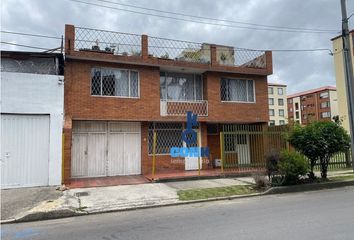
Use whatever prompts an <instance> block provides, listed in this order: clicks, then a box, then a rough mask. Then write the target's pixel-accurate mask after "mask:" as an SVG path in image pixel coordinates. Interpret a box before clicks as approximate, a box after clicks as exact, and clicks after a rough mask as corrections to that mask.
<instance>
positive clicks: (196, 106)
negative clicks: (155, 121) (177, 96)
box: [160, 100, 208, 117]
mask: <svg viewBox="0 0 354 240" xmlns="http://www.w3.org/2000/svg"><path fill="white" fill-rule="evenodd" d="M188 111H191V112H192V113H194V114H197V115H198V116H201V117H207V116H208V101H206V100H199V101H176V100H160V114H161V116H186V115H187V112H188Z"/></svg>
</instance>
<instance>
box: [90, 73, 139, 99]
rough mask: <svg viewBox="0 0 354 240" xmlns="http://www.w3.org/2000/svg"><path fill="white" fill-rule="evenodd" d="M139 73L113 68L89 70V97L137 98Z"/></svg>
mask: <svg viewBox="0 0 354 240" xmlns="http://www.w3.org/2000/svg"><path fill="white" fill-rule="evenodd" d="M139 85H140V84H139V73H138V72H137V71H133V70H123V69H115V68H93V69H92V70H91V95H94V96H118V97H132V98H137V97H139V90H140V89H139Z"/></svg>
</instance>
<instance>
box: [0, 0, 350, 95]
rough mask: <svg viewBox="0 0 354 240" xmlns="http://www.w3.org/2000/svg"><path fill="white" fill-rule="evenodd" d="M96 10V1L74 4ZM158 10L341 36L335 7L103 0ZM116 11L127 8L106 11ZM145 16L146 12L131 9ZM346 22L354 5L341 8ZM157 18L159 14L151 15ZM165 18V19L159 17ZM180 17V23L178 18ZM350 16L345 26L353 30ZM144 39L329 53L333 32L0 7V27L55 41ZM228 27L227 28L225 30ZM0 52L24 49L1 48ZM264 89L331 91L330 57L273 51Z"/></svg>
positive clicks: (12, 0)
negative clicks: (84, 34)
mask: <svg viewBox="0 0 354 240" xmlns="http://www.w3.org/2000/svg"><path fill="white" fill-rule="evenodd" d="M82 1H86V2H93V3H97V4H102V5H109V4H108V3H102V2H97V1H96V0H82ZM110 1H114V2H117V3H126V4H132V5H137V6H143V7H148V8H153V9H159V10H164V11H172V12H179V13H185V14H190V15H195V16H203V17H211V18H217V19H227V20H232V21H241V22H249V23H257V24H265V25H276V26H284V27H295V28H297V27H300V28H319V29H334V30H338V31H340V29H341V10H340V0H218V1H210V0H208V1H207V0H194V1H191V0H130V1H128V0H127V1H123V0H110ZM111 6H114V7H116V8H122V9H131V10H134V9H132V8H128V7H123V6H118V5H112V4H111ZM135 10H136V11H145V12H147V10H137V9H135ZM347 10H348V15H350V14H352V13H354V1H352V0H348V1H347ZM157 14H162V13H157ZM164 15H167V14H164ZM185 18H186V17H185ZM353 20H354V17H352V19H351V20H350V26H351V27H352V28H353V27H354V21H353ZM65 23H69V24H74V25H76V26H83V27H91V28H98V29H106V30H112V31H119V32H129V33H137V34H142V33H145V34H148V35H152V36H159V37H166V38H173V39H182V40H188V41H196V42H208V43H217V44H223V45H231V46H236V47H242V48H253V49H313V48H328V49H332V43H331V41H330V39H331V38H332V37H335V36H336V33H329V34H328V33H326V34H309V33H288V32H274V31H263V30H250V29H240V28H230V27H222V26H212V25H207V24H200V23H191V22H185V21H178V20H172V19H166V18H159V17H153V16H144V15H140V14H134V13H129V12H126V11H118V10H113V9H107V8H101V7H97V6H89V5H85V4H82V3H78V2H72V1H69V0H50V1H49V0H2V1H1V28H2V30H6V31H15V32H25V33H35V34H46V35H53V36H61V35H62V34H63V32H64V24H65ZM226 24H228V23H226ZM1 40H2V41H6V42H13V43H17V44H25V45H31V46H38V47H44V48H54V47H57V46H59V45H60V41H59V40H55V39H42V38H33V37H23V36H18V35H9V34H2V35H1ZM1 49H2V50H27V51H34V50H31V49H26V48H20V47H13V46H8V45H4V44H1ZM273 67H274V74H273V75H272V76H270V77H269V81H270V82H276V83H285V84H287V85H288V93H295V92H298V91H302V90H307V89H310V88H315V87H320V86H324V85H335V76H334V66H333V57H332V56H330V55H329V54H328V52H301V53H289V52H281V53H280V52H274V53H273Z"/></svg>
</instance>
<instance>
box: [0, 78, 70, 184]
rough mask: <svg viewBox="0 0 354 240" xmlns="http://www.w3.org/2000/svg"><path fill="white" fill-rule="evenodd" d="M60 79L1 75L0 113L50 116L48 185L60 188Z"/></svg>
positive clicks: (62, 98)
mask: <svg viewBox="0 0 354 240" xmlns="http://www.w3.org/2000/svg"><path fill="white" fill-rule="evenodd" d="M63 80H64V77H63V76H58V75H44V74H30V73H14V72H1V80H0V81H1V82H0V84H1V112H2V113H10V114H11V113H12V114H16V113H17V114H50V137H49V141H50V144H49V181H48V182H49V185H60V184H61V173H62V170H61V169H62V164H61V163H62V129H63V108H64V84H63Z"/></svg>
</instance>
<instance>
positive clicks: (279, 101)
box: [278, 98, 284, 106]
mask: <svg viewBox="0 0 354 240" xmlns="http://www.w3.org/2000/svg"><path fill="white" fill-rule="evenodd" d="M278 105H279V106H284V99H282V98H279V99H278Z"/></svg>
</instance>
